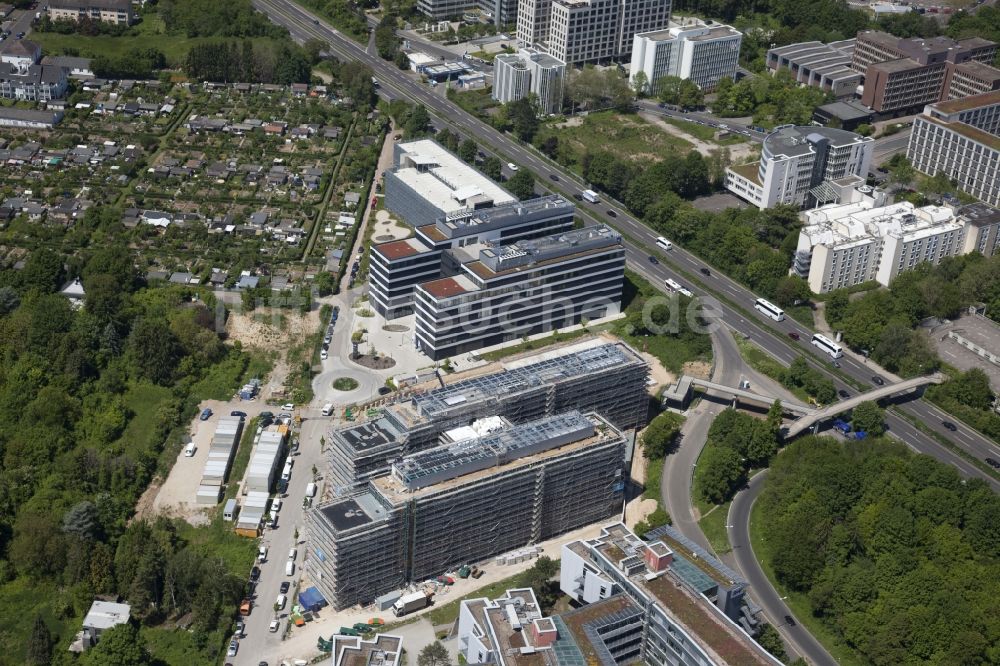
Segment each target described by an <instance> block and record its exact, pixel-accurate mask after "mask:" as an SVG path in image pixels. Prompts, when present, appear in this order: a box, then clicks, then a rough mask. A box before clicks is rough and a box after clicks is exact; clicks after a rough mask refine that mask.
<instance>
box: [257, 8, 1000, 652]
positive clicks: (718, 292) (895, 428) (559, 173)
mask: <svg viewBox="0 0 1000 666" xmlns="http://www.w3.org/2000/svg"><path fill="white" fill-rule="evenodd" d="M253 2H254V6H255V7H257V8H258V9H259V10H261V11H263V12H265V13H266V14H267V15H268V16H270V17H271V19H272V20H273V21H275V22H276V23H279V24H281V25H283V26H285V27H286V28H288V30H289V32H290V33H291V34H292V36H293V38H295V39H297V40H300V41H305V40H306V39H320V40H323V41H324V42H327V43H328V44H329V45H330V51H331V52H332V53H333V54H334V55H336V56H337V57H339V58H341V59H343V60H357V61H361V62H364V63H366V64H368V65H369V66H370V67H371V68H372V70H373V71H374V72H375V74H376V76H377V77H378V79H379V81H380V84H381V89H380V94H381V95H382V96H383V97H386V98H401V99H406V100H408V101H411V102H416V103H419V104H422V105H424V106H425V107H426V108H427V109H428V111H430V112H431V113H433V114H435V115H437V116H438V117H439V118H440V119H442V120H443V121H444V122H445V123H447V124H448V125H449V126H450V127H451V129H452V130H456V131H458V132H460V133H462V134H464V135H465V136H468V137H471V138H474V139H475V140H476V141H478V142H479V143H480V145H481V146H483V148H484V149H487V150H490V151H491V152H495V153H496V154H498V155H500V156H501V157H502V161H504V162H508V161H510V162H514V163H517V164H520V165H521V166H526V167H528V168H530V169H531V170H532V171H533V172H534V173H535V174H536V176H537V177H538V178H539V183H540V185H541V186H542V187H543V188H546V189H550V190H553V191H555V192H558V193H561V194H564V195H573V194H575V193H577V192H578V191H579V190H580V189H582V188H585V187H586V186H587V184H586V183H584V182H582V181H581V180H580V179H579V178H578V177H577V176H576V175H574V174H571V173H569V172H568V171H566V170H564V169H562V168H561V167H559V166H558V165H556V164H554V163H552V162H550V161H549V160H547V159H545V158H544V157H542V156H541V155H540V154H538V153H536V152H534V151H533V150H532V149H530V148H528V147H525V146H522V145H521V144H519V143H517V142H516V141H515V140H513V139H512V138H511V137H509V136H507V135H505V134H502V133H500V132H498V131H497V130H496V129H494V128H493V127H491V126H489V125H487V124H485V123H483V122H481V121H480V120H478V119H477V118H474V117H473V116H471V115H469V114H467V113H465V112H464V111H463V110H461V109H460V108H458V107H457V106H456V105H454V104H452V103H451V102H449V101H448V100H447V99H445V98H444V97H443V96H441V95H439V94H435V93H434V92H432V90H431V89H430V88H428V87H426V86H423V85H421V84H420V83H418V82H417V81H416V80H414V79H412V78H410V77H409V76H408V75H407V74H406V73H404V72H402V71H400V70H398V69H397V68H396V67H395V66H394V65H392V64H391V63H387V62H385V61H382V60H380V59H379V58H377V57H376V56H374V55H372V54H371V53H369V52H368V51H366V50H365V48H363V47H362V46H361V45H359V44H357V43H355V42H353V41H352V40H351V39H349V38H348V37H345V36H343V35H341V34H340V33H339V32H338V31H336V30H335V29H333V28H331V27H330V26H328V25H327V24H326V23H325V22H323V21H322V20H321V19H319V18H318V17H316V16H314V15H313V14H311V13H309V12H307V11H305V10H303V9H302V8H301V7H299V6H298V5H295V4H294V3H292V2H289V1H288V0H253ZM904 139H905V137H904V136H900V137H899V138H898V139H896V141H898V142H901V143H902V142H904ZM580 213H581V214H582V215H583V216H584V217H587V218H589V219H590V220H592V221H598V222H602V223H606V224H609V225H611V226H613V227H615V228H617V229H618V230H619V231H620V232H621V233H622V234H623V235H624V236H625V238H626V257H627V261H628V263H629V265H630V267H632V268H633V269H640V268H641V270H642V272H643V273H644V274H646V275H647V277H650V278H651V279H653V280H654V282H655V281H657V280H659V283H660V284H662V283H663V280H665V279H667V278H673V279H675V280H677V281H679V282H681V284H684V285H686V286H688V288H690V289H691V290H692V291H693V292H695V293H696V294H698V295H701V296H706V297H718V300H717V306H718V312H719V313H720V315H721V317H722V319H723V320H724V321H725V322H726V324H728V325H729V326H731V327H733V328H735V329H736V330H738V331H740V332H741V333H742V334H743V335H744V336H745V337H746V338H747V339H749V340H751V341H753V342H754V343H756V344H757V345H759V346H760V347H761V348H763V349H764V350H765V351H766V352H767V353H768V354H769V355H770V356H772V357H774V358H776V359H778V360H779V361H781V362H783V363H785V364H788V363H790V362H791V361H792V360H793V359H794V358H795V357H796V356H799V355H802V356H805V357H806V358H808V359H809V360H810V362H811V363H812V364H813V365H814V366H816V367H818V368H820V369H821V370H822V371H823V372H825V373H827V374H828V375H830V376H832V378H833V379H834V383H835V385H836V387H837V388H838V389H840V390H845V391H848V392H850V393H854V392H855V391H856V388H855V385H858V386H863V387H866V388H867V387H871V386H872V385H873V384H874V382H873V381H872V377H873V375H875V374H876V373H875V372H873V371H872V369H871V368H870V367H869V366H868V365H867V364H866V363H865V362H863V361H858V360H856V359H854V358H852V357H849V356H845V357H844V358H843V359H841V361H840V366H841V367H840V368H839V369H836V370H835V369H834V368H833V367H832V366H831V364H830V360H831V359H830V358H829V357H828V356H826V355H825V354H824V353H823V352H821V351H819V350H818V349H816V348H815V347H813V346H812V345H810V344H809V339H810V338H811V336H812V331H810V330H807V329H805V328H804V327H803V326H802V325H800V324H798V323H797V322H795V321H794V320H792V319H790V318H788V319H785V320H784V321H782V322H774V321H772V320H770V319H767V318H765V317H763V316H762V315H760V314H758V313H757V312H756V311H755V310H754V309H753V301H754V299H755V296H754V294H752V293H751V292H750V291H749V290H747V289H746V288H745V287H743V286H742V285H739V284H738V283H736V282H735V281H733V280H732V279H730V278H729V277H728V276H725V275H722V274H720V273H718V272H717V271H715V270H713V269H712V268H711V267H710V266H708V265H707V264H705V263H704V262H703V261H701V260H700V259H698V258H697V257H695V256H694V255H692V254H690V253H688V252H686V251H683V250H681V249H679V248H675V249H674V250H673V251H671V252H670V253H669V258H667V257H666V256H665V255H661V258H662V259H665V260H666V261H661V262H660V263H658V264H653V263H651V262H650V261H649V259H648V257H649V254H650V250H649V248H651V247H654V241H655V236H656V234H655V233H653V232H652V231H651V230H650V229H649V228H648V227H646V226H645V225H643V224H642V223H641V222H639V221H638V220H636V219H635V218H633V217H632V216H631V215H629V214H628V212H627V211H626V210H625V209H624V208H623V207H622V206H621V205H619V204H617V203H615V202H601V203H599V204H588V203H581V205H580ZM792 333H795V334H797V335H798V337H799V341H794V340H792V338H791V337H790V334H792ZM844 377H846V378H848V379H849V380H850V382H851V383H850V384H848V383H847V382H845V381H844V379H843V378H844ZM897 409H899V410H900V411H901V412H903V413H904V414H905V415H906V416H907V417H909V418H910V419H913V420H916V421H920V422H922V423H923V424H925V426H926V427H927V428H928V429H930V430H932V431H933V432H934V433H936V435H938V436H940V437H945V438H948V439H950V440H951V441H952V442H954V443H955V444H956V445H957V446H958V447H959V448H961V449H962V450H964V452H965V453H966V454H968V455H971V456H973V457H976V458H979V459H983V458H985V457H988V456H990V457H1000V448H998V447H997V446H996V445H995V444H993V443H992V442H991V441H989V440H988V439H986V438H985V437H983V436H982V435H981V434H979V433H978V432H976V431H974V430H972V429H970V428H968V427H966V426H965V425H964V424H961V423H959V422H957V421H955V420H954V419H953V418H951V417H949V415H947V414H946V413H944V412H942V411H941V410H939V409H937V408H936V407H934V406H933V405H931V404H929V403H927V402H926V401H923V400H915V401H911V402H909V403H907V404H902V405H899V406H898V407H897ZM886 420H887V425H888V427H889V430H890V432H892V433H893V434H895V435H896V436H898V437H900V438H901V439H903V440H904V441H905V442H906V443H907V444H908V445H909V446H910V448H912V449H913V450H914V451H917V452H920V453H925V454H928V455H931V456H933V457H934V458H936V459H937V460H939V461H941V462H944V463H947V464H950V465H953V466H954V467H956V468H957V469H958V470H959V471H960V472H961V473H962V474H963V475H965V476H970V477H973V476H974V477H979V478H983V479H985V480H986V481H987V482H989V483H990V484H991V486H992V487H993V488H995V489H998V490H1000V482H998V481H997V479H996V478H994V477H993V476H991V475H990V474H988V473H986V472H985V471H984V470H982V469H981V468H979V467H978V466H976V465H974V464H972V463H970V462H969V461H968V460H967V459H966V458H965V457H963V456H961V455H959V454H958V453H956V452H955V451H953V450H952V449H950V448H947V447H944V446H942V445H941V444H940V443H939V442H938V441H937V440H936V439H935V438H934V437H933V436H930V435H928V434H926V433H924V432H923V431H921V430H918V429H917V428H915V427H913V426H912V425H911V424H910V423H909V421H908V420H906V419H904V418H901V417H900V416H898V415H896V414H895V413H893V412H891V411H890V412H889V413H888V414H887V418H886ZM944 422H949V423H954V424H955V427H956V430H955V431H953V432H952V431H950V430H949V429H948V428H946V427H945V426H944V425H943V424H944ZM749 559H750V561H749V562H747V563H746V565H747V566H748V567H751V570H744V571H743V573H744V575H745V576H747V578H748V580H750V582H751V583H752V584H754V587H755V593H756V597H757V598H758V599H760V600H761V603H762V605H764V607H765V611H766V612H768V614H769V615H770V616H771V619H772V621H776V622H778V623H780V620H781V619H782V618H783V616H784V614H789V613H788V612H787V609H786V608H783V607H784V604H782V603H781V600H780V598H777V595H776V593H775V594H774V597H775V599H776V603H773V604H766V603H765V599H764V597H766V596H767V593H768V591H770V592H771V593H773V592H774V591H773V589H772V588H771V587H770V585H769V584H768V583H767V582H766V580H767V579H766V577H763V572H761V571H760V570H759V566H757V567H756V570H753V569H752V567H753V566H754V565H755V563H756V561H755V560H753V558H752V557H751V558H749ZM754 578H756V579H757V581H758V582H757V583H754ZM758 585H762V586H763V587H764V589H759V588H758ZM769 606H770V608H769ZM795 629H796V628H794V627H782V631H783V633H784V634H785V635H786V636H788V635H792V637H793V640H794V642H795V643H796V645H797V646H799V647H801V648H802V651H803V653H804V656H805V657H806V658H807V659H809V660H810V661H813V662H814V663H829V662H828V661H827V659H828V655H826V653H825V651H814V650H812V649H810V647H809V645H808V640H809V639H811V636H809V635H808V633H807V632H805V631H804V630H802V629H801V627H799V628H798V632H797V633H798V634H800V635H796V632H795V631H794V630H795ZM790 630H791V631H790ZM807 637H808V639H807ZM820 650H821V648H820Z"/></svg>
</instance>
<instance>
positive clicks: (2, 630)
mask: <svg viewBox="0 0 1000 666" xmlns="http://www.w3.org/2000/svg"><path fill="white" fill-rule="evenodd" d="M64 602H65V603H66V604H68V606H66V608H67V610H69V613H68V614H66V613H56V612H55V608H56V607H57V606H60V605H63V603H64ZM90 602H91V599H90V598H89V597H88V598H87V599H83V598H82V597H81V598H80V599H78V600H75V601H74V599H73V595H72V594H71V591H70V589H69V588H65V587H63V588H61V589H60V588H57V587H56V586H55V585H53V584H51V583H50V582H47V581H41V580H35V581H32V580H31V579H29V578H28V577H26V576H22V577H19V578H16V579H14V580H13V581H11V582H9V583H5V584H4V585H3V586H0V608H5V609H8V612H5V613H4V614H3V619H4V621H3V623H2V624H0V645H4V646H6V647H5V649H4V655H3V656H2V657H0V663H4V664H7V663H10V664H15V663H17V664H21V663H25V662H24V651H23V648H24V647H25V645H26V644H27V641H26V640H25V639H26V637H27V636H30V635H31V627H32V625H33V624H34V622H35V615H41V617H42V619H43V620H44V621H45V624H46V626H48V628H49V631H50V632H51V633H52V636H53V637H54V638H56V639H57V641H58V643H57V644H56V647H55V648H53V650H58V649H64V648H63V646H68V645H69V640H70V638H72V636H73V634H74V633H76V632H77V631H79V630H80V622H82V621H83V616H84V614H85V613H86V612H87V608H89V607H90ZM84 605H85V607H84ZM15 646H16V648H15ZM12 653H13V654H12ZM7 658H10V661H6V659H7Z"/></svg>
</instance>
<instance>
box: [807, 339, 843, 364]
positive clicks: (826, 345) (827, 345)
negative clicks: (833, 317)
mask: <svg viewBox="0 0 1000 666" xmlns="http://www.w3.org/2000/svg"><path fill="white" fill-rule="evenodd" d="M812 343H813V344H814V345H816V346H817V347H819V348H820V349H822V350H823V351H825V352H826V353H827V354H829V355H830V356H832V357H833V358H840V357H842V356H843V355H844V348H843V347H841V346H840V345H838V344H837V343H836V342H834V341H833V340H831V339H830V338H828V337H826V336H825V335H820V334H819V333H817V334H815V335H814V336H813V337H812Z"/></svg>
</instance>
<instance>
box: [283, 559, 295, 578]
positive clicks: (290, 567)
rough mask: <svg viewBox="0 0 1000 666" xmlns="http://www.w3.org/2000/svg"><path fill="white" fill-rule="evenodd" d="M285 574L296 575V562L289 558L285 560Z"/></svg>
mask: <svg viewBox="0 0 1000 666" xmlns="http://www.w3.org/2000/svg"><path fill="white" fill-rule="evenodd" d="M285 575H286V576H294V575H295V562H293V561H292V560H288V561H287V562H285Z"/></svg>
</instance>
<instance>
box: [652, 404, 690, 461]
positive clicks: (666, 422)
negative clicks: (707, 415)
mask: <svg viewBox="0 0 1000 666" xmlns="http://www.w3.org/2000/svg"><path fill="white" fill-rule="evenodd" d="M683 424H684V417H683V416H681V415H680V414H676V413H674V412H663V413H661V414H658V415H657V416H656V418H654V419H653V420H652V421H650V422H649V425H648V426H646V429H645V430H644V431H643V432H642V451H643V453H644V454H645V455H646V457H647V458H649V459H651V460H656V459H658V458H663V457H664V456H666V455H667V454H668V453H670V451H671V449H672V448H673V446H674V444H675V443H676V440H677V436H678V435H679V434H680V432H681V426H682V425H683Z"/></svg>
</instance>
